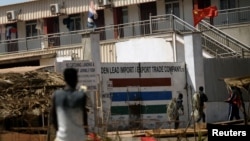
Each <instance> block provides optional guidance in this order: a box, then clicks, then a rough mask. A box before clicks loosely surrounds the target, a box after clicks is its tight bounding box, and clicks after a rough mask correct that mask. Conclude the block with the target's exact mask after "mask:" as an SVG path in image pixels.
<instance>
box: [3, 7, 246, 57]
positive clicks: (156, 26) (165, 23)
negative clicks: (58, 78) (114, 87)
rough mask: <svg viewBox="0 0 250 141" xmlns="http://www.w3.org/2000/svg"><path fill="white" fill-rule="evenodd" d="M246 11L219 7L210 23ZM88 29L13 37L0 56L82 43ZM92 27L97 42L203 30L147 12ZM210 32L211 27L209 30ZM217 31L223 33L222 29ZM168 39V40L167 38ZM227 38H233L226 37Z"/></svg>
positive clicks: (235, 19) (237, 18)
mask: <svg viewBox="0 0 250 141" xmlns="http://www.w3.org/2000/svg"><path fill="white" fill-rule="evenodd" d="M249 15H250V7H243V8H237V9H228V10H221V11H219V15H218V17H215V18H214V25H216V26H224V25H230V24H236V23H237V24H239V23H241V24H242V23H249V22H250V16H249ZM242 19H244V20H242ZM210 28H211V27H210ZM210 28H207V30H209V29H210ZM213 29H214V28H213ZM90 31H91V30H90V29H85V30H79V31H73V32H63V33H56V34H47V35H40V36H36V37H29V38H18V39H15V40H5V41H1V44H0V52H1V53H0V60H4V59H11V57H17V56H19V57H22V56H27V55H30V56H32V54H37V53H38V54H39V53H41V54H46V53H48V52H51V51H52V50H53V51H54V53H56V52H57V51H56V50H62V49H63V48H69V47H82V34H85V33H88V32H90ZM96 31H97V32H99V33H100V45H101V46H105V45H107V44H114V43H115V42H118V41H122V40H127V39H130V38H136V37H146V36H156V37H166V36H169V35H170V36H171V33H177V34H183V33H185V32H194V31H202V32H204V31H203V30H202V29H196V28H194V27H193V26H192V25H189V24H188V23H186V22H185V21H183V20H182V19H180V18H178V17H176V16H175V15H171V14H166V15H157V16H151V17H150V19H149V20H145V21H137V22H131V23H126V24H119V25H110V26H105V27H99V28H97V29H96ZM210 32H214V31H212V30H210ZM218 33H219V34H223V33H222V32H218ZM218 33H217V34H218ZM210 37H213V36H210ZM228 37H229V36H225V38H224V37H223V39H220V40H222V41H225V42H230V41H229V39H228ZM169 39H170V40H172V39H171V38H169ZM203 40H204V41H203V43H204V44H203V47H204V48H206V49H207V50H210V52H211V53H214V56H220V55H218V54H216V53H217V51H216V50H218V46H219V45H216V46H215V45H213V48H212V47H211V46H209V45H208V44H205V42H206V41H208V40H209V39H207V36H206V37H204V38H203ZM210 40H211V39H210ZM213 40H214V39H213ZM213 40H211V41H213ZM216 40H217V39H216ZM230 40H234V39H232V38H230ZM213 42H214V41H213ZM237 43H238V41H237ZM113 46H114V45H113ZM224 46H225V45H224ZM224 48H225V47H224ZM246 48H248V47H246ZM224 50H225V49H224ZM230 50H231V49H230ZM232 52H233V50H232ZM222 53H223V52H222ZM215 54H216V55H215Z"/></svg>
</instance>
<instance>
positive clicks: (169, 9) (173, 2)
mask: <svg viewBox="0 0 250 141" xmlns="http://www.w3.org/2000/svg"><path fill="white" fill-rule="evenodd" d="M179 5H180V4H179V0H165V8H166V12H165V13H166V14H174V15H175V16H177V17H180V6H179Z"/></svg>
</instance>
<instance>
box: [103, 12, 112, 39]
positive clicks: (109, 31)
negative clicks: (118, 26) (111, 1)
mask: <svg viewBox="0 0 250 141" xmlns="http://www.w3.org/2000/svg"><path fill="white" fill-rule="evenodd" d="M104 17H105V18H104V20H105V26H112V25H114V18H113V10H112V9H111V8H107V9H104ZM113 38H114V28H110V27H107V28H106V39H113Z"/></svg>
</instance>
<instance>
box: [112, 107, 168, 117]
mask: <svg viewBox="0 0 250 141" xmlns="http://www.w3.org/2000/svg"><path fill="white" fill-rule="evenodd" d="M166 111H167V107H166V105H147V106H146V105H131V106H112V107H111V115H128V114H133V113H134V112H139V113H136V114H160V113H166Z"/></svg>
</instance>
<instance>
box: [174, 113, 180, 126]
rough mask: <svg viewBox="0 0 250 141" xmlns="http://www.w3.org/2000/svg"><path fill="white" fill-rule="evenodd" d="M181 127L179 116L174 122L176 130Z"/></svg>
mask: <svg viewBox="0 0 250 141" xmlns="http://www.w3.org/2000/svg"><path fill="white" fill-rule="evenodd" d="M179 125H180V121H179V116H177V117H176V119H175V122H174V129H177V128H179Z"/></svg>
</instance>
